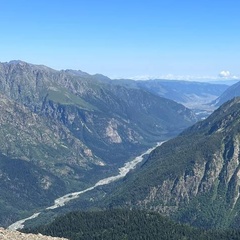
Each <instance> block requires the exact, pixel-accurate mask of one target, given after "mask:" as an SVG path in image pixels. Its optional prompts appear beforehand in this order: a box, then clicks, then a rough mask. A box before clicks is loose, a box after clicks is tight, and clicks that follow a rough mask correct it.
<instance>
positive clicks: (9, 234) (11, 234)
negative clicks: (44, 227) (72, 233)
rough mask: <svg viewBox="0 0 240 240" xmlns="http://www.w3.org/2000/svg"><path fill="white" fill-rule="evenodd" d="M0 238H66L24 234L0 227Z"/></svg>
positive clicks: (4, 239) (43, 239)
mask: <svg viewBox="0 0 240 240" xmlns="http://www.w3.org/2000/svg"><path fill="white" fill-rule="evenodd" d="M0 240H67V239H66V238H58V237H49V236H44V235H42V234H37V235H35V234H25V233H21V232H18V231H9V230H5V229H4V228H0Z"/></svg>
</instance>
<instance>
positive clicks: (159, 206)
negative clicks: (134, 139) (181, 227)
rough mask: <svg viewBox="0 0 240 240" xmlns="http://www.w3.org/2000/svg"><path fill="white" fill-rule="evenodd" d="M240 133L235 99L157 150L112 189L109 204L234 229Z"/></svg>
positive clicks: (238, 100) (238, 104) (239, 110)
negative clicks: (137, 169) (116, 187)
mask: <svg viewBox="0 0 240 240" xmlns="http://www.w3.org/2000/svg"><path fill="white" fill-rule="evenodd" d="M239 133H240V98H236V99H234V100H232V101H230V102H227V103H226V104H224V105H223V106H221V107H220V108H219V109H218V110H216V111H215V112H214V113H213V114H212V115H211V116H210V117H209V118H208V119H206V120H204V121H202V122H199V123H197V124H195V125H194V126H193V127H191V128H189V129H187V130H186V131H184V132H183V133H182V134H181V135H180V136H179V137H177V138H175V139H172V140H169V141H168V142H166V143H164V144H163V145H162V146H160V147H158V148H157V149H156V150H155V151H154V152H153V153H152V154H151V155H150V157H149V158H148V160H147V161H146V163H145V164H144V165H143V166H142V167H141V169H140V170H139V171H138V172H136V173H135V174H132V175H130V176H129V177H128V178H127V179H126V180H125V182H124V183H123V185H122V186H120V188H119V189H118V190H115V193H114V194H113V196H112V197H111V198H110V199H111V200H110V202H111V204H113V205H114V204H116V205H118V204H120V205H121V204H122V203H124V204H127V205H130V206H133V205H134V206H138V207H140V208H147V209H151V210H154V211H158V212H161V213H163V214H166V215H170V216H172V217H173V218H175V219H177V220H180V221H183V222H188V223H191V224H193V225H196V226H201V227H205V228H209V227H227V226H230V225H232V226H233V225H234V224H236V222H238V221H239V220H238V219H239V208H240V201H239V195H240V191H239V189H240V160H239V159H240V158H239V156H240V152H239V149H240V134H239ZM107 201H109V200H107ZM107 201H106V200H105V202H107Z"/></svg>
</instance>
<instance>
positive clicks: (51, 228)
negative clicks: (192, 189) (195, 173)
mask: <svg viewBox="0 0 240 240" xmlns="http://www.w3.org/2000/svg"><path fill="white" fill-rule="evenodd" d="M24 232H32V233H42V234H44V235H50V236H55V237H65V238H68V239H70V240H101V239H104V240H108V239H109V240H120V239H121V240H148V239H153V240H156V239H163V240H165V239H166V240H170V239H171V240H181V239H182V240H195V239H196V240H215V239H216V240H227V239H229V240H230V239H231V240H237V239H240V231H235V230H227V231H217V230H211V231H206V230H200V229H195V228H192V227H190V226H188V225H183V224H179V223H175V222H173V221H171V220H169V219H168V218H166V217H163V216H161V215H160V214H158V213H153V212H146V211H139V210H121V209H114V210H106V211H96V212H72V213H69V214H67V215H65V216H61V217H58V218H56V219H55V220H54V221H53V222H52V223H50V224H48V225H44V226H40V227H38V228H35V229H24Z"/></svg>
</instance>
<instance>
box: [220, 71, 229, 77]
mask: <svg viewBox="0 0 240 240" xmlns="http://www.w3.org/2000/svg"><path fill="white" fill-rule="evenodd" d="M218 76H219V77H221V78H229V77H232V76H231V73H230V72H229V71H221V72H220V73H219V74H218Z"/></svg>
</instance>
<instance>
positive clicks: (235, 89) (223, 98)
mask: <svg viewBox="0 0 240 240" xmlns="http://www.w3.org/2000/svg"><path fill="white" fill-rule="evenodd" d="M238 96H240V82H237V83H235V84H233V85H232V86H230V87H229V88H228V89H227V90H226V91H224V92H223V93H222V94H221V95H220V96H219V97H218V98H217V99H216V100H215V101H213V102H212V105H214V106H220V105H222V104H223V103H225V102H227V101H228V100H230V99H232V98H234V97H238Z"/></svg>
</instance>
